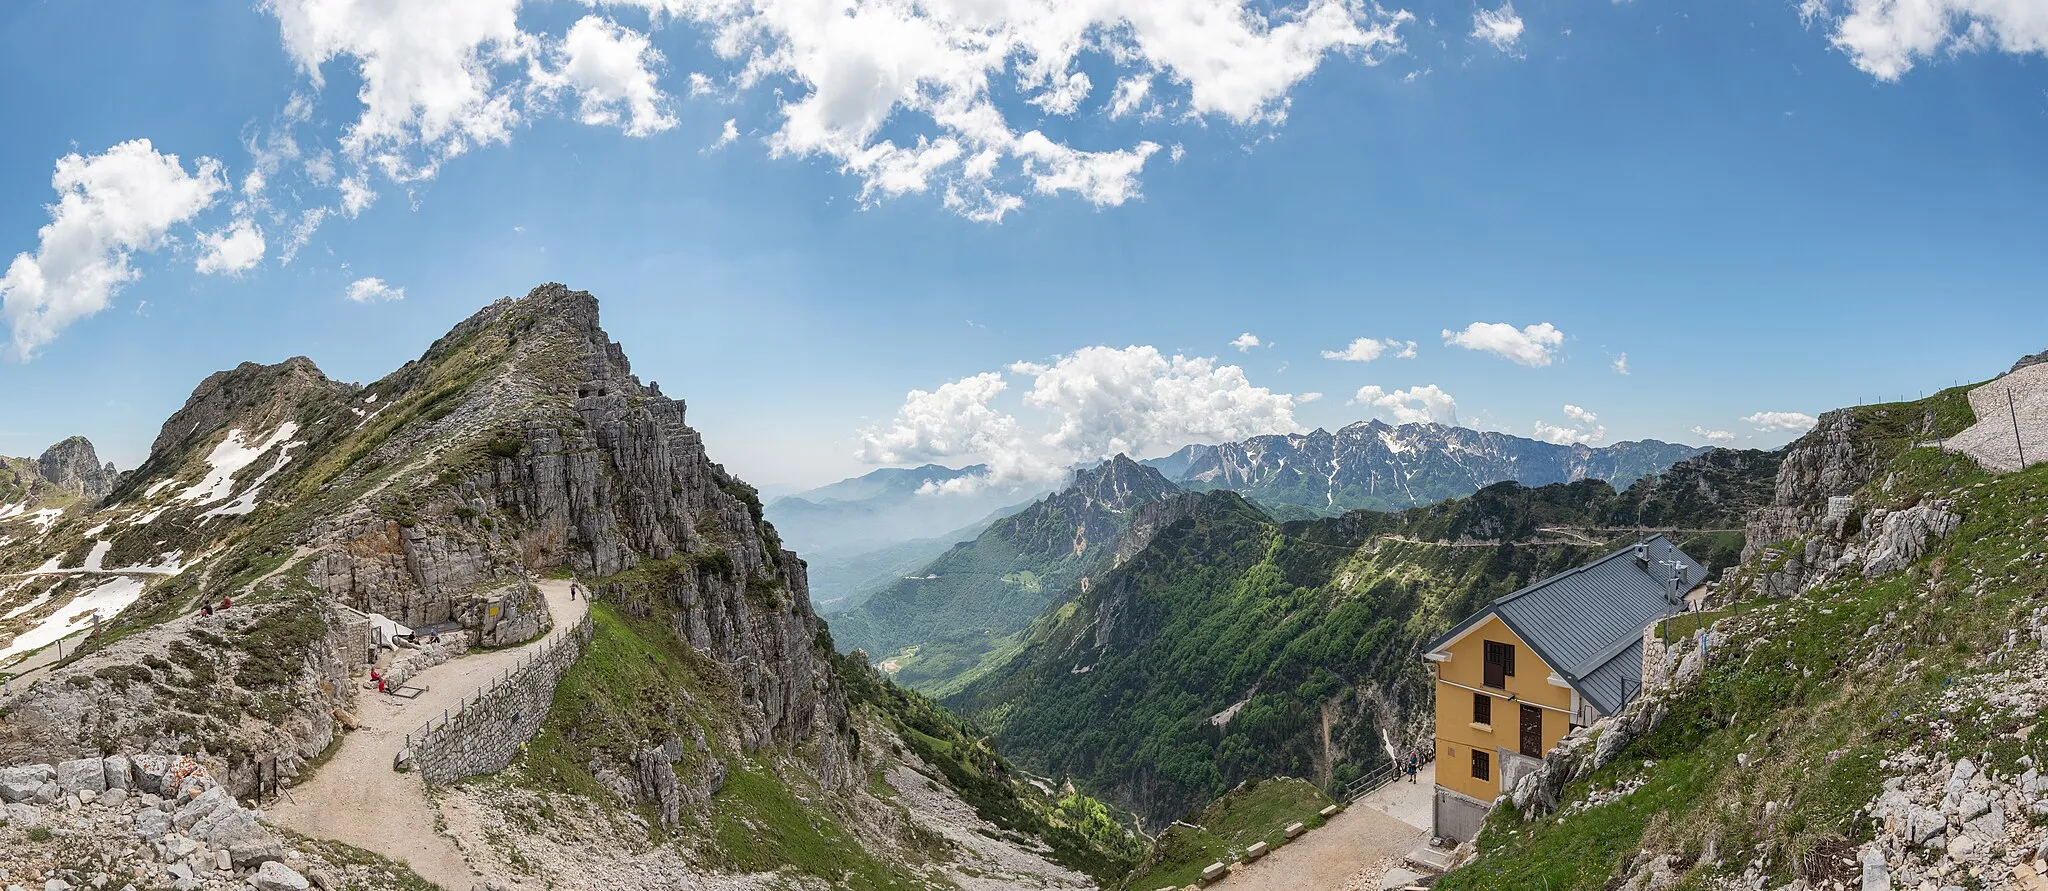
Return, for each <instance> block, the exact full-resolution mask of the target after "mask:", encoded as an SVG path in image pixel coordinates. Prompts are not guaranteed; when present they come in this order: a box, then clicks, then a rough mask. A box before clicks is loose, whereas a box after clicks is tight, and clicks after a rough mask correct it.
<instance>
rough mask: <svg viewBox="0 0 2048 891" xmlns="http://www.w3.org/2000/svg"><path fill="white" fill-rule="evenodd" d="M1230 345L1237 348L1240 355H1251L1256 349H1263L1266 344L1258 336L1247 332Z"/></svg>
mask: <svg viewBox="0 0 2048 891" xmlns="http://www.w3.org/2000/svg"><path fill="white" fill-rule="evenodd" d="M1230 345H1231V346H1234V347H1237V351H1238V352H1240V353H1249V352H1251V351H1252V349H1253V348H1254V347H1261V346H1265V345H1266V344H1265V341H1262V340H1260V339H1259V336H1258V335H1256V334H1253V333H1251V332H1250V331H1246V332H1245V333H1243V334H1240V335H1238V336H1237V339H1236V340H1233V341H1231V342H1230Z"/></svg>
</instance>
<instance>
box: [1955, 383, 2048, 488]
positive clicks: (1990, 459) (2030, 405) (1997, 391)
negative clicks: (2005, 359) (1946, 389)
mask: <svg viewBox="0 0 2048 891" xmlns="http://www.w3.org/2000/svg"><path fill="white" fill-rule="evenodd" d="M2008 391H2010V392H2011V394H2012V404H2011V405H2010V406H2008V405H2007V404H2006V393H2007V392H2008ZM1970 408H1971V409H1972V410H1974V411H1976V413H1977V423H1975V424H1973V425H1971V426H1970V428H1969V429H1967V430H1964V431H1963V432H1961V433H1958V434H1956V435H1955V436H1953V437H1950V438H1949V439H1948V441H1947V445H1948V447H1949V448H1952V449H1956V450H1957V451H1960V452H1962V453H1963V454H1966V455H1969V456H1970V457H1971V458H1973V459H1975V460H1976V462H1977V463H1978V464H1981V465H1983V466H1984V467H1985V468H1987V469H1990V470H1998V471H2012V470H2018V469H2020V460H2019V458H2020V456H2019V453H2020V446H2021V445H2022V444H2024V445H2025V447H2026V454H2027V463H2028V464H2039V463H2041V462H2042V461H2048V365H2030V366H2027V367H2026V368H2022V369H2020V370H2018V371H2015V372H2013V373H2011V374H2008V375H2006V376H2004V377H2001V378H1998V379H1997V380H1994V381H1992V382H1990V383H1988V384H1985V385H1983V386H1981V387H1978V388H1977V389H1975V390H1971V391H1970ZM2015 413H2017V414H2018V415H2019V431H2020V440H2019V441H2017V442H2016V441H2015V440H2014V439H2013V415H2014V414H2015Z"/></svg>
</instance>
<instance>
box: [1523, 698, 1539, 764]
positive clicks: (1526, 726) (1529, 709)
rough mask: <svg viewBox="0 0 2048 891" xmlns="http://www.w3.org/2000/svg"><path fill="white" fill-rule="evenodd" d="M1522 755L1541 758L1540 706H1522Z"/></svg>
mask: <svg viewBox="0 0 2048 891" xmlns="http://www.w3.org/2000/svg"><path fill="white" fill-rule="evenodd" d="M1522 754H1524V755H1527V756H1529V757H1531V758H1541V757H1543V709H1542V707H1540V706H1534V705H1529V704H1526V703H1524V704H1523V705H1522Z"/></svg>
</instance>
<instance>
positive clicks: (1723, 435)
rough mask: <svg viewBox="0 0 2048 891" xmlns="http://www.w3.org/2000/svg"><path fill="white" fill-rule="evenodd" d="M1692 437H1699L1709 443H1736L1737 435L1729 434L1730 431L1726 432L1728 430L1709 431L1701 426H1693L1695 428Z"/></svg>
mask: <svg viewBox="0 0 2048 891" xmlns="http://www.w3.org/2000/svg"><path fill="white" fill-rule="evenodd" d="M1692 435H1694V436H1697V437H1699V438H1701V439H1704V440H1706V441H1708V442H1734V441H1735V434H1733V433H1730V432H1728V431H1726V430H1709V429H1707V428H1705V427H1701V426H1698V425H1694V426H1693V428H1692Z"/></svg>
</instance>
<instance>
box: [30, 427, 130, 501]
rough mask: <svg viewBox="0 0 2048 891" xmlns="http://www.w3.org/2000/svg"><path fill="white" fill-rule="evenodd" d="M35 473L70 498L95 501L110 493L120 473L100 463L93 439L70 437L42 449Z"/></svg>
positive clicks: (112, 466)
mask: <svg viewBox="0 0 2048 891" xmlns="http://www.w3.org/2000/svg"><path fill="white" fill-rule="evenodd" d="M36 470H37V472H38V473H40V474H41V475H42V477H43V479H44V481H46V482H48V483H49V484H50V485H53V486H56V487H57V488H58V489H61V490H63V491H65V492H67V493H69V494H72V495H81V496H84V497H85V498H88V499H92V500H98V499H101V498H105V497H106V496H107V493H108V492H111V491H113V489H114V481H115V480H116V479H118V478H119V477H120V475H121V474H120V472H119V471H117V470H115V469H114V465H113V463H112V462H108V463H106V464H101V463H100V458H99V454H98V453H97V452H95V451H93V447H92V440H89V439H86V438H85V437H83V436H73V437H70V438H68V439H65V440H64V441H63V442H59V443H57V444H56V445H53V446H51V447H49V448H48V449H46V450H44V452H43V455H42V457H40V458H37V459H36Z"/></svg>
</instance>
